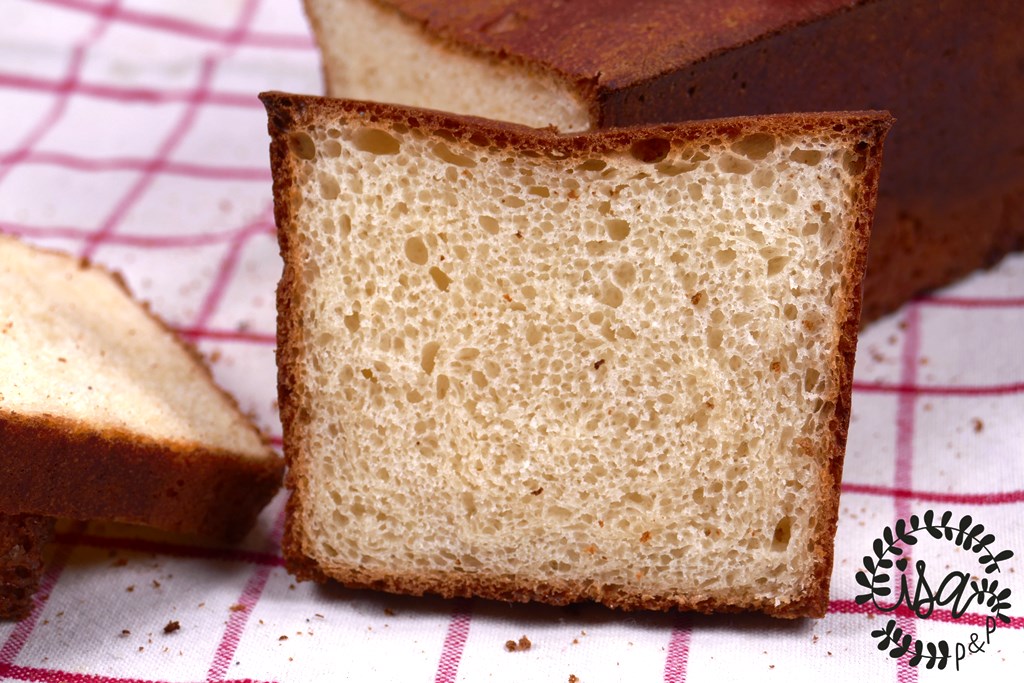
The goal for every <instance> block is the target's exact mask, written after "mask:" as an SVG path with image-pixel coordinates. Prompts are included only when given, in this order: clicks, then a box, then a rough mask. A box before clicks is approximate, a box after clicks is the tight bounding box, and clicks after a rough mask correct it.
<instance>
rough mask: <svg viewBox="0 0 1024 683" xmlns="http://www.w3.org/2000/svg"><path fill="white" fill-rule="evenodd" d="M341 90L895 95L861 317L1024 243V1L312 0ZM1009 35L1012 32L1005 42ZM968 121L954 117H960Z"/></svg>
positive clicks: (592, 112)
mask: <svg viewBox="0 0 1024 683" xmlns="http://www.w3.org/2000/svg"><path fill="white" fill-rule="evenodd" d="M306 8H307V13H308V15H309V18H310V22H311V24H312V26H313V28H314V30H315V33H316V36H317V41H318V43H319V45H320V48H321V51H322V53H323V64H324V70H325V82H326V92H327V94H328V95H331V96H334V97H349V98H356V99H367V100H377V101H382V102H397V103H401V104H406V105H414V106H420V107H432V108H436V109H443V110H446V111H453V112H457V113H460V114H472V115H475V116H487V117H490V118H498V119H503V120H508V121H513V122H516V123H523V124H526V125H530V126H545V125H549V124H553V125H555V126H557V127H559V128H560V129H561V130H563V131H578V130H583V129H586V128H588V127H594V128H597V127H600V128H604V127H613V126H624V125H636V124H644V123H662V122H672V121H687V120H695V119H705V118H714V117H721V116H739V115H754V114H770V113H784V112H793V111H842V110H851V109H852V110H857V109H877V108H885V109H888V110H890V111H892V112H893V114H894V115H895V116H896V117H897V118H898V119H900V120H901V121H902V122H903V125H901V126H899V127H898V128H897V130H896V131H895V132H894V134H893V136H892V137H891V138H890V139H889V141H888V142H887V144H886V163H885V172H884V175H883V177H882V181H881V190H880V194H879V198H878V207H877V210H876V212H875V221H874V227H873V229H872V240H871V245H870V252H869V258H868V262H869V264H870V266H869V268H868V272H867V278H866V280H865V283H864V320H865V321H867V320H873V319H875V318H877V317H879V316H881V315H883V314H884V313H887V312H889V311H892V310H895V309H896V308H897V307H898V306H900V305H901V304H902V303H903V302H905V301H907V300H908V299H910V298H912V297H913V296H914V295H915V294H918V293H920V292H921V291H923V290H927V289H931V288H934V287H938V286H941V285H943V284H946V283H949V282H952V281H954V280H956V279H958V278H960V277H963V276H964V275H967V274H968V273H970V272H971V271H973V270H975V269H976V268H979V267H983V266H987V265H990V264H992V263H994V262H995V261H997V260H998V259H999V258H1001V257H1002V256H1003V255H1004V254H1006V253H1008V252H1010V251H1013V250H1019V249H1024V199H1022V197H1024V164H1022V163H1021V161H1020V150H1021V149H1024V126H1021V125H1020V118H1021V115H1020V112H1022V111H1024V88H1021V87H1016V86H1015V85H1014V84H1017V83H1019V82H1020V65H1021V63H1022V62H1024V41H1021V40H1019V39H1018V33H1019V32H1020V29H1019V27H1020V26H1024V3H1020V2H1016V1H1014V0H991V1H990V2H987V3H985V8H984V11H979V8H978V4H977V3H976V2H973V1H972V0H949V1H947V2H943V3H942V8H941V11H936V6H935V3H934V2H933V0H886V1H885V2H881V1H878V0H871V1H866V2H863V1H862V2H854V1H853V0H821V1H818V2H764V1H763V0H722V1H720V2H707V0H642V1H634V2H618V1H617V0H589V1H588V2H553V1H552V0H521V1H520V2H516V3H509V2H495V1H492V0H472V1H469V0H463V1H461V2H460V1H458V0H306ZM994 46H998V48H996V47H994ZM954 131H955V132H954Z"/></svg>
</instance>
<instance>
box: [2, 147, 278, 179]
mask: <svg viewBox="0 0 1024 683" xmlns="http://www.w3.org/2000/svg"><path fill="white" fill-rule="evenodd" d="M14 157H15V155H14V154H8V155H6V156H3V157H0V164H5V163H20V164H36V165H47V166H59V167H62V168H69V169H72V170H75V171H89V172H102V171H145V172H150V173H166V174H168V175H180V176H186V177H190V178H204V179H207V178H208V179H211V180H252V181H261V182H265V181H268V180H270V178H271V176H270V169H269V168H263V167H258V168H257V167H241V166H212V165H209V164H190V163H187V162H176V161H160V160H155V159H133V158H127V157H112V158H109V159H87V158H85V157H79V156H75V155H72V154H64V153H62V152H28V153H27V154H23V155H21V156H20V158H17V159H14Z"/></svg>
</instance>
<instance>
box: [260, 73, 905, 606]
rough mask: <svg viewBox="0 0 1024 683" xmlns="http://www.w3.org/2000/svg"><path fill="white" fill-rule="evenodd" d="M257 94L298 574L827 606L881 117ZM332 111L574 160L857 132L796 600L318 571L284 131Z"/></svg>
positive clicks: (680, 602) (656, 600)
mask: <svg viewBox="0 0 1024 683" xmlns="http://www.w3.org/2000/svg"><path fill="white" fill-rule="evenodd" d="M261 99H262V100H263V102H264V104H265V105H266V106H267V109H268V113H269V132H270V135H271V138H272V140H271V146H270V154H271V161H272V165H273V168H274V169H275V173H274V197H275V216H276V220H277V225H278V236H279V240H280V245H281V253H282V255H283V257H284V260H285V266H284V273H283V277H282V280H281V282H280V285H279V287H278V291H277V298H278V348H277V359H278V368H279V375H278V382H279V403H280V406H281V418H282V423H283V426H284V434H285V448H284V451H285V458H286V460H287V462H288V466H289V470H288V474H287V477H286V482H285V483H286V486H287V488H288V489H289V490H290V492H291V496H290V499H289V502H288V523H287V525H286V530H285V536H284V541H283V548H284V554H285V558H286V561H287V565H288V568H289V570H290V571H291V572H293V573H294V574H295V575H296V576H297V577H299V578H300V579H312V580H316V581H326V580H328V579H337V580H339V581H341V582H342V583H344V584H345V585H348V586H351V587H357V588H373V589H383V590H388V591H394V592H401V593H411V594H416V595H419V594H423V593H436V594H439V595H442V596H447V597H452V596H470V595H475V596H481V597H486V598H493V599H498V600H509V601H527V600H540V601H544V602H548V603H552V604H566V603H570V602H573V601H579V600H597V601H599V602H601V603H604V604H606V605H609V606H613V607H617V608H622V609H670V608H678V609H687V610H696V611H703V612H710V611H742V610H759V611H763V612H766V613H768V614H771V615H774V616H778V617H789V618H793V617H800V616H822V615H823V614H824V612H825V610H826V608H827V604H828V585H829V579H830V574H831V568H832V551H833V538H834V535H835V529H836V521H837V516H838V501H839V481H840V478H841V471H842V459H843V453H844V450H845V444H846V437H847V427H848V423H849V416H850V393H851V386H852V372H853V362H854V353H855V346H856V334H857V328H858V323H859V316H860V282H861V278H862V276H863V273H864V267H865V259H866V250H867V239H868V234H869V231H870V222H871V210H872V207H873V204H874V201H875V195H876V192H877V181H878V174H879V169H880V151H881V144H880V143H881V140H882V138H883V137H884V135H885V132H886V131H887V130H888V127H889V125H890V124H891V119H890V118H889V117H888V115H886V114H880V113H877V112H860V113H849V114H838V115H837V114H805V115H789V116H776V117H768V118H735V119H724V120H714V121H703V122H696V123H687V124H682V125H678V126H662V127H651V128H643V129H620V130H614V131H606V132H603V133H601V134H581V135H574V136H564V137H562V136H558V135H556V134H554V133H552V132H550V131H544V130H535V129H528V128H524V127H520V126H516V125H513V124H503V123H496V122H490V121H487V122H485V121H483V120H479V119H474V118H471V117H461V116H450V115H445V114H443V113H439V112H433V111H428V110H417V109H406V108H397V107H393V106H389V105H384V104H375V103H367V102H352V101H343V100H319V101H316V107H315V108H316V110H315V111H314V110H313V109H314V108H313V107H311V105H312V104H313V102H314V100H313V99H311V98H307V97H302V96H293V95H286V94H282V93H264V94H263V95H261ZM333 117H347V118H352V117H356V118H359V119H361V120H362V121H364V122H365V123H367V124H369V125H373V123H374V122H376V121H383V122H389V123H393V122H399V123H401V124H403V125H406V126H408V127H410V128H416V129H419V130H420V131H423V132H426V133H428V134H430V133H438V134H440V135H442V136H446V137H449V138H455V139H464V140H473V141H475V142H476V144H479V145H481V146H486V145H488V144H497V145H500V146H502V147H503V148H509V149H514V150H516V151H518V152H520V153H525V154H535V155H551V156H553V157H557V158H566V157H572V158H577V157H578V158H581V159H582V158H586V157H587V155H596V154H600V153H601V152H605V151H610V150H622V149H627V150H628V149H630V148H632V149H633V150H634V153H637V154H643V153H644V152H643V150H644V149H645V146H651V142H650V141H652V140H658V139H666V138H667V139H671V140H672V141H674V142H675V141H684V140H685V141H693V140H701V139H707V138H713V137H716V136H723V135H741V134H743V133H745V132H747V131H755V130H756V131H761V132H764V131H766V130H768V131H771V132H775V133H778V134H786V133H790V134H793V133H797V132H800V131H804V130H813V129H820V127H821V126H823V125H825V124H827V125H829V126H836V130H843V129H845V130H846V131H847V132H849V133H851V134H853V135H856V136H858V137H859V138H860V139H861V140H862V147H863V149H864V150H865V152H866V154H865V158H864V163H865V168H864V173H863V185H862V191H861V192H860V194H859V195H858V196H857V197H856V199H855V208H854V210H853V213H854V214H855V215H856V217H857V218H856V225H855V229H854V231H855V234H856V237H855V238H854V239H851V240H850V243H849V246H848V250H847V254H846V257H845V258H846V260H847V263H848V264H849V266H850V271H849V272H850V273H852V274H853V276H852V277H851V278H850V279H849V282H848V284H847V291H845V292H842V293H841V294H840V295H838V296H837V297H836V299H837V300H838V301H839V302H840V303H839V310H838V312H837V317H836V320H837V321H839V322H838V323H837V325H838V330H837V331H836V332H837V337H838V338H839V340H840V341H839V344H838V349H837V352H836V354H835V357H834V359H833V361H832V363H831V374H832V375H833V380H834V385H833V386H835V388H836V390H835V395H834V397H833V399H834V403H835V412H834V416H833V417H832V419H831V422H830V425H829V426H830V433H829V434H828V435H827V437H826V439H825V440H824V441H823V442H822V443H817V444H809V448H808V455H809V456H810V457H813V458H816V459H819V460H820V462H821V463H823V464H824V467H823V468H822V470H821V472H822V475H821V480H820V481H819V482H818V487H819V493H818V496H819V499H820V500H821V506H820V510H819V515H818V516H817V519H816V520H815V531H814V538H815V539H816V540H815V542H814V544H813V548H812V549H811V550H810V553H811V554H812V555H813V557H814V572H813V574H814V576H813V580H811V581H809V582H808V584H807V585H806V586H804V589H803V592H802V594H801V597H800V598H799V599H797V600H794V601H789V602H785V603H781V604H780V603H777V602H774V601H770V600H764V601H745V600H743V599H735V600H732V599H724V600H723V599H717V598H711V597H706V596H701V595H695V594H693V593H692V592H691V593H687V594H659V595H650V594H645V593H641V592H635V591H631V590H629V589H628V588H623V587H617V586H600V585H590V584H586V583H580V582H572V581H561V580H558V581H524V580H522V579H521V578H517V577H515V576H506V575H497V574H494V573H488V572H487V571H486V569H485V570H481V571H478V572H474V573H473V574H469V573H461V572H458V571H453V572H444V573H414V574H402V573H376V572H373V571H367V570H366V569H364V568H362V567H358V566H346V567H338V566H332V567H330V568H325V567H322V566H321V565H320V564H319V563H318V562H317V561H316V560H314V559H312V558H311V556H310V548H309V545H308V543H309V541H308V540H307V538H306V533H307V532H306V530H305V529H304V520H305V519H306V511H305V510H304V508H303V505H304V502H303V501H304V499H305V498H306V496H305V492H306V490H307V489H308V487H309V486H310V484H309V481H308V476H307V473H306V462H307V459H308V458H309V457H310V455H309V454H308V452H307V446H306V441H307V437H306V435H305V434H304V422H305V419H306V418H305V416H304V415H303V410H304V409H303V407H302V406H300V405H297V403H296V401H294V400H293V399H292V395H293V393H294V392H295V390H296V388H297V387H300V386H302V385H303V383H304V382H306V381H307V378H305V377H303V374H302V373H303V371H302V368H301V364H300V363H299V362H297V359H298V358H299V355H300V354H301V352H302V348H303V347H304V346H306V345H308V344H309V343H311V340H308V339H306V338H305V333H304V331H303V329H302V327H301V326H300V324H299V320H298V318H297V314H296V312H297V310H298V307H299V302H300V301H301V299H302V297H303V295H304V292H303V283H302V279H301V277H300V269H301V264H300V262H299V257H300V250H299V245H298V243H297V242H295V240H296V239H297V237H296V227H295V219H294V217H293V214H292V211H293V208H292V207H293V195H294V193H295V192H296V191H297V190H296V182H297V181H296V168H295V165H294V161H293V156H292V153H291V151H290V147H289V145H290V144H291V143H290V141H289V136H290V134H291V131H293V130H295V129H296V128H301V126H303V125H304V124H308V123H312V122H315V121H320V122H323V123H326V122H328V121H329V120H331V119H332V118H333Z"/></svg>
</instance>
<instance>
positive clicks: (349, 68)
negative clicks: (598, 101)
mask: <svg viewBox="0 0 1024 683" xmlns="http://www.w3.org/2000/svg"><path fill="white" fill-rule="evenodd" d="M306 9H307V12H308V13H309V16H310V19H311V20H312V23H313V26H314V27H315V28H316V31H317V40H318V42H319V44H320V48H321V55H322V58H323V60H324V70H325V73H326V89H327V95H329V96H331V97H347V98H351V99H367V100H376V101H378V102H391V103H396V104H406V105H413V106H417V107H427V108H432V109H440V110H444V111H449V112H454V113H457V114H472V115H474V116H483V117H486V118H492V119H499V120H502V121H511V122H513V123H520V124H523V125H527V126H533V127H535V128H543V127H545V126H551V125H553V126H555V127H557V128H558V129H559V130H562V131H565V132H573V131H581V130H586V129H587V128H588V127H589V126H590V114H589V111H588V109H587V107H586V105H584V104H583V102H581V101H580V99H579V97H577V96H576V95H574V94H573V93H572V92H571V91H570V89H569V88H568V87H567V86H566V85H565V83H563V82H562V81H560V80H558V79H556V78H554V77H552V76H550V75H544V74H540V73H528V72H527V70H526V69H523V68H519V67H516V66H515V65H512V64H509V63H508V62H507V61H500V60H498V59H496V58H486V57H480V56H478V55H473V54H470V53H468V52H463V51H458V50H452V49H450V48H448V47H446V46H444V45H443V44H442V43H440V42H438V41H437V40H436V39H434V38H431V37H429V36H428V35H426V33H425V32H424V30H423V28H422V27H421V26H419V25H418V24H416V23H415V22H413V21H410V20H408V19H406V18H404V17H402V16H401V15H399V14H398V13H397V12H396V11H394V10H393V9H390V8H386V7H382V6H381V5H380V4H378V3H376V2H373V1H372V0H307V2H306ZM496 29H497V30H500V26H499V27H496ZM496 84H500V87H496Z"/></svg>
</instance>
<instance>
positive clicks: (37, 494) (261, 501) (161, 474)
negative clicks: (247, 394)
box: [0, 410, 282, 540]
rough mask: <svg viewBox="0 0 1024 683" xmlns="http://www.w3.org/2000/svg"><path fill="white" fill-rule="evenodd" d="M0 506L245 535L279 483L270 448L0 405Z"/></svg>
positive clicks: (219, 536) (276, 463) (169, 528)
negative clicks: (229, 447) (247, 452)
mask: <svg viewBox="0 0 1024 683" xmlns="http://www.w3.org/2000/svg"><path fill="white" fill-rule="evenodd" d="M0 443H3V444H4V447H3V448H2V449H0V471H3V472H4V478H3V481H2V482H0V513H8V514H12V513H31V514H35V515H49V516H53V517H69V518H71V519H80V520H89V519H101V520H109V521H118V522H127V523H131V524H144V525H146V526H152V527H156V528H158V529H164V530H166V531H173V532H178V533H188V534H196V535H200V536H207V537H210V538H216V539H223V540H236V539H238V538H241V537H242V536H244V535H245V533H246V532H247V531H248V530H249V528H251V527H252V525H253V523H254V522H255V521H256V516H257V515H258V514H259V512H260V510H261V509H263V507H264V506H265V505H266V504H267V503H268V502H269V501H270V499H271V498H272V497H273V496H274V493H275V492H276V491H277V489H278V486H279V485H280V481H281V476H282V463H281V461H280V460H279V459H277V458H252V457H250V458H246V457H240V456H238V455H237V454H235V453H229V452H223V451H212V450H209V449H207V448H204V447H203V446H201V445H198V444H191V443H173V442H170V443H168V442H164V441H155V440H150V439H146V438H144V437H140V436H139V435H138V434H132V433H129V432H124V431H120V430H115V429H96V428H95V427H92V426H91V425H87V424H79V423H76V422H74V421H72V420H68V419H65V418H60V417H56V416H24V415H17V414H12V413H10V412H8V411H3V410H0Z"/></svg>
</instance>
